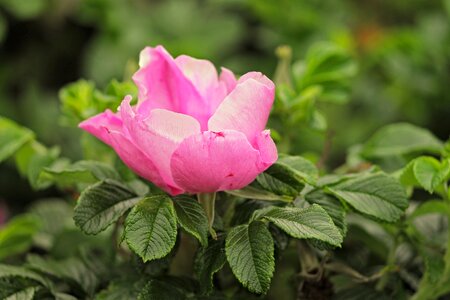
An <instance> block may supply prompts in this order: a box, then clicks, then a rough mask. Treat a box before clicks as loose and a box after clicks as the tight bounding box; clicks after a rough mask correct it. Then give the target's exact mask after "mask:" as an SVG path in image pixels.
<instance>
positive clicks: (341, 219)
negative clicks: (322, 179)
mask: <svg viewBox="0 0 450 300" xmlns="http://www.w3.org/2000/svg"><path fill="white" fill-rule="evenodd" d="M305 199H306V201H308V202H309V203H311V204H318V205H320V207H322V208H323V209H324V210H325V211H326V212H327V214H328V215H329V216H330V217H331V219H332V220H333V223H334V225H336V226H337V228H339V231H340V233H341V235H342V236H345V234H346V233H347V223H346V222H345V216H346V210H345V207H344V206H343V205H342V203H341V202H340V201H339V200H338V199H336V198H335V197H333V196H331V195H328V194H326V193H324V192H323V191H321V190H316V191H313V192H311V193H308V194H307V195H306V196H305Z"/></svg>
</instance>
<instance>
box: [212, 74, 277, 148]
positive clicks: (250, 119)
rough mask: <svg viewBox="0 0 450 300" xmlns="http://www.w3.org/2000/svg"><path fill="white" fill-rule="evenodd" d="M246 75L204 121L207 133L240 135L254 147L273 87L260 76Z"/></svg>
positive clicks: (270, 102) (269, 107) (265, 118)
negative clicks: (235, 132)
mask: <svg viewBox="0 0 450 300" xmlns="http://www.w3.org/2000/svg"><path fill="white" fill-rule="evenodd" d="M248 74H250V75H244V76H247V78H246V79H245V80H243V81H242V82H240V83H238V84H237V86H236V88H235V89H234V90H233V91H232V92H231V93H230V94H229V95H228V96H227V97H226V98H225V99H224V100H223V102H222V103H221V104H220V105H219V107H218V108H217V110H216V111H215V113H214V115H213V116H212V117H211V118H210V119H209V121H208V130H210V131H223V130H236V131H240V132H243V133H244V134H245V135H246V136H247V138H248V140H249V141H250V143H252V145H254V146H255V136H256V135H258V134H259V133H260V132H261V131H263V130H264V128H265V126H266V124H267V120H268V118H269V113H270V109H271V108H272V104H273V99H274V92H275V87H274V85H273V83H271V81H270V80H269V79H267V78H266V77H265V76H264V75H258V74H260V73H248Z"/></svg>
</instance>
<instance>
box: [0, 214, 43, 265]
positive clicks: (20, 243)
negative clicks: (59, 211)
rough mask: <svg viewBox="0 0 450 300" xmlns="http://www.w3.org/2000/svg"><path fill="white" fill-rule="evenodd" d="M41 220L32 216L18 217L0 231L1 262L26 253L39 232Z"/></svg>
mask: <svg viewBox="0 0 450 300" xmlns="http://www.w3.org/2000/svg"><path fill="white" fill-rule="evenodd" d="M40 227H41V224H40V222H39V220H38V219H37V218H35V217H33V216H31V215H22V216H17V217H15V218H14V219H12V220H11V221H10V222H9V223H8V224H7V225H6V226H4V227H3V228H1V229H0V260H2V259H4V258H5V257H9V256H13V255H16V254H20V253H23V252H26V251H27V250H28V249H29V248H30V247H31V245H32V243H33V236H34V235H35V234H36V233H37V232H38V231H39V229H40Z"/></svg>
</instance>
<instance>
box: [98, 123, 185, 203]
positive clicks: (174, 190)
mask: <svg viewBox="0 0 450 300" xmlns="http://www.w3.org/2000/svg"><path fill="white" fill-rule="evenodd" d="M107 134H108V135H109V139H110V141H111V146H112V147H113V148H114V150H115V151H116V153H117V155H119V157H120V159H121V160H122V161H123V162H124V163H125V164H126V165H127V166H128V167H129V168H130V169H132V170H133V171H134V172H135V173H136V174H138V175H139V176H141V177H142V178H145V179H147V180H148V181H151V182H153V183H154V184H155V185H157V186H159V187H160V188H162V189H164V190H165V191H166V192H168V193H169V194H171V195H178V194H181V193H183V191H182V190H181V189H180V188H179V187H178V186H175V185H171V184H170V183H168V182H166V181H165V180H164V179H163V178H162V176H161V175H160V173H159V170H158V168H157V167H156V166H155V164H154V163H153V162H152V160H151V159H150V158H149V157H148V156H147V155H146V154H145V153H143V152H142V151H141V150H139V148H138V147H136V146H135V145H134V144H133V143H132V142H131V141H130V140H128V138H126V137H125V136H124V135H123V134H122V133H121V132H119V131H109V132H108V133H107Z"/></svg>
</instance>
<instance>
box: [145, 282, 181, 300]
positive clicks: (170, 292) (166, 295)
mask: <svg viewBox="0 0 450 300" xmlns="http://www.w3.org/2000/svg"><path fill="white" fill-rule="evenodd" d="M137 299H138V300H154V299H158V300H174V299H177V300H178V299H179V300H183V299H186V295H185V293H184V292H183V291H181V290H180V289H178V288H176V287H174V286H172V285H171V284H169V283H166V282H164V281H160V280H155V279H152V280H150V281H149V282H148V283H147V284H146V285H145V287H144V288H143V289H142V291H141V293H140V294H139V295H138V298H137Z"/></svg>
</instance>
